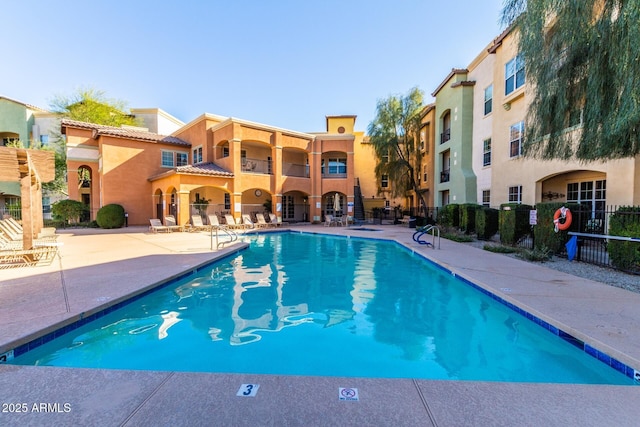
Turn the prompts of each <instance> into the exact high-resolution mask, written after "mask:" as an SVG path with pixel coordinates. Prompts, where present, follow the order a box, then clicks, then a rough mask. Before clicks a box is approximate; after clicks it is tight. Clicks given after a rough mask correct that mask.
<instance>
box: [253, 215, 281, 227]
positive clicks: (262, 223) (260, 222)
mask: <svg viewBox="0 0 640 427" xmlns="http://www.w3.org/2000/svg"><path fill="white" fill-rule="evenodd" d="M256 221H257V224H256V226H257V227H258V228H268V227H275V226H276V225H275V224H273V225H272V224H269V223H268V222H267V221H266V220H265V218H264V214H261V213H257V214H256Z"/></svg>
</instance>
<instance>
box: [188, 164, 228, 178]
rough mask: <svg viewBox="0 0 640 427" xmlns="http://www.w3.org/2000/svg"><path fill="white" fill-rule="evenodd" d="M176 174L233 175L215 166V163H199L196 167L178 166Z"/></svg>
mask: <svg viewBox="0 0 640 427" xmlns="http://www.w3.org/2000/svg"><path fill="white" fill-rule="evenodd" d="M176 172H177V173H190V174H196V175H215V176H233V173H231V172H229V171H228V170H226V169H223V168H222V167H220V166H218V165H216V164H215V163H199V164H197V165H185V166H178V167H177V168H176Z"/></svg>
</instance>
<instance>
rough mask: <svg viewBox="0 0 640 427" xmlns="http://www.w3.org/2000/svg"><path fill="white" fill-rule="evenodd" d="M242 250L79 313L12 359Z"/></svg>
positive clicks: (16, 350) (21, 348)
mask: <svg viewBox="0 0 640 427" xmlns="http://www.w3.org/2000/svg"><path fill="white" fill-rule="evenodd" d="M242 250H244V249H240V250H238V251H234V252H231V253H229V254H227V255H225V256H223V257H221V258H217V259H214V260H211V261H208V262H205V263H204V264H201V265H199V266H198V267H195V268H193V269H191V270H189V271H185V272H183V273H179V274H178V275H176V276H174V277H172V278H171V279H169V280H167V281H164V282H158V283H157V284H156V286H153V287H152V288H150V289H147V290H146V291H144V292H142V293H139V294H138V295H134V296H132V297H130V298H128V299H126V300H124V301H121V302H119V303H116V304H113V305H110V306H109V307H106V308H104V309H102V310H100V311H98V312H96V313H93V314H91V315H89V316H86V317H85V316H83V313H81V314H80V319H78V320H76V321H75V322H72V323H70V324H68V325H66V326H63V327H61V328H60V329H56V330H55V331H53V332H49V333H48V334H45V335H43V336H41V337H38V338H36V339H34V340H32V341H29V342H28V343H26V344H22V345H20V346H18V347H16V348H14V349H13V357H18V356H20V355H23V354H25V353H27V352H29V351H31V350H33V349H35V348H37V347H40V346H41V345H43V344H46V343H48V342H49V341H52V340H54V339H56V338H59V337H61V336H63V335H65V334H67V333H69V332H71V331H73V330H75V329H78V328H79V327H81V326H84V325H86V324H87V323H91V322H93V321H94V320H96V319H99V318H101V317H103V316H106V315H107V314H109V313H111V312H114V311H116V310H118V309H120V308H122V307H124V306H126V305H129V304H131V303H134V302H136V301H138V300H139V299H140V298H143V297H145V296H147V295H149V294H151V293H153V292H155V291H157V290H158V289H162V288H164V287H167V286H170V285H172V284H174V283H176V282H179V281H180V280H183V279H186V278H187V277H189V276H191V275H193V274H194V273H197V272H199V271H202V270H204V269H205V268H207V267H209V266H210V265H211V264H215V263H217V262H219V261H223V260H225V259H227V258H231V257H233V256H236V255H237V254H238V253H239V252H240V251H242Z"/></svg>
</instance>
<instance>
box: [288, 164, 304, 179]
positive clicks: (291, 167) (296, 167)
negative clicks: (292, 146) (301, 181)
mask: <svg viewBox="0 0 640 427" xmlns="http://www.w3.org/2000/svg"><path fill="white" fill-rule="evenodd" d="M282 175H284V176H297V177H300V178H309V165H301V164H297V163H287V162H283V163H282Z"/></svg>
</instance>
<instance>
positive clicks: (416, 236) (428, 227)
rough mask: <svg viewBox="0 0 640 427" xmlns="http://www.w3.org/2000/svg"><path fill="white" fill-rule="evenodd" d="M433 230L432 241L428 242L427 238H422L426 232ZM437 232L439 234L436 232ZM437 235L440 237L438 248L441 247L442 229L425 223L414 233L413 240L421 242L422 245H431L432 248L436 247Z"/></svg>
mask: <svg viewBox="0 0 640 427" xmlns="http://www.w3.org/2000/svg"><path fill="white" fill-rule="evenodd" d="M429 232H431V236H432V241H431V242H428V241H426V240H422V239H421V237H422V236H424V235H425V234H428V233H429ZM436 233H437V234H436ZM436 237H437V238H438V249H440V229H439V228H438V227H437V226H435V225H425V226H423V227H419V228H417V229H416V232H415V233H413V241H414V242H416V243H419V244H421V245H427V246H431V247H432V248H434V249H435V248H436Z"/></svg>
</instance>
